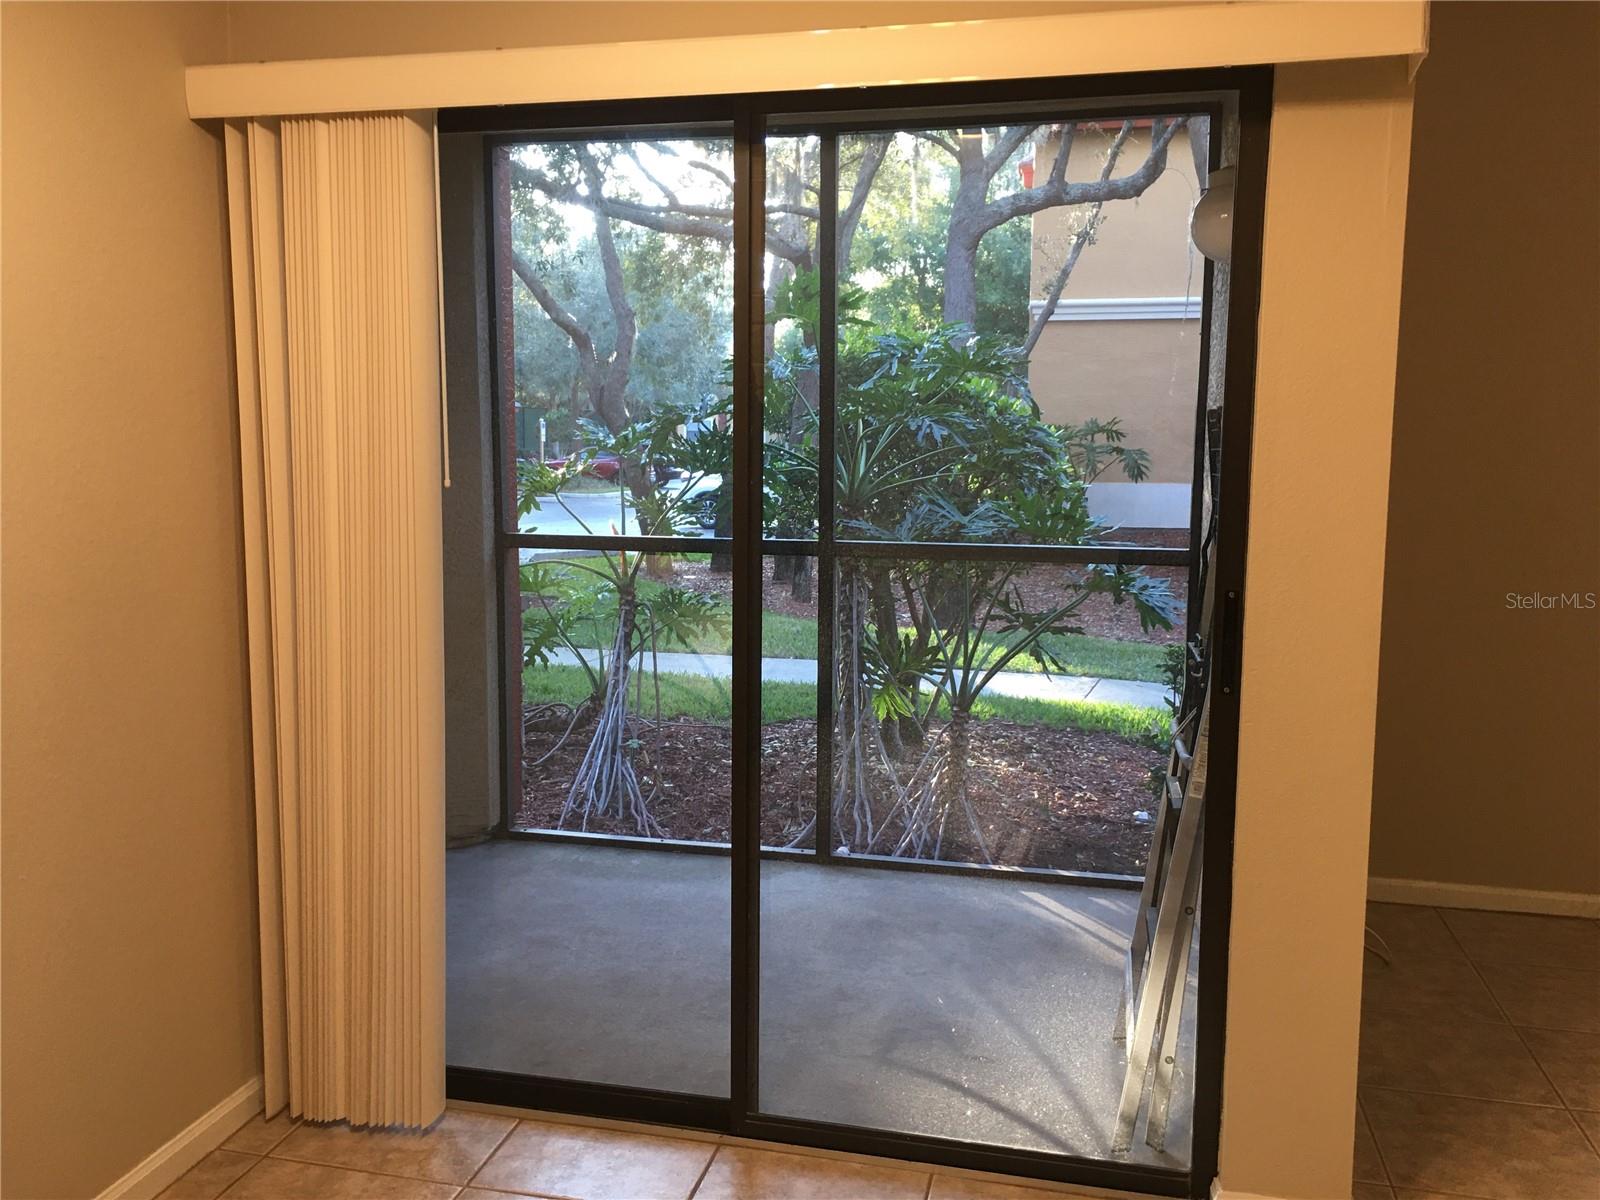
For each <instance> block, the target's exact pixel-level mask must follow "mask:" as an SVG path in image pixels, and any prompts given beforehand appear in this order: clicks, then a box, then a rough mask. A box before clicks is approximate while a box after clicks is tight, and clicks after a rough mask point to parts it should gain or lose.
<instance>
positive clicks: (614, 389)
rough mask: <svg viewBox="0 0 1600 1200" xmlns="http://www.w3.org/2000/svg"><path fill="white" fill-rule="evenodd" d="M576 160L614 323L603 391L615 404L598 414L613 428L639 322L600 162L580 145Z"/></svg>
mask: <svg viewBox="0 0 1600 1200" xmlns="http://www.w3.org/2000/svg"><path fill="white" fill-rule="evenodd" d="M578 161H579V163H580V164H581V165H582V167H583V176H584V183H585V185H586V189H587V191H588V194H589V196H590V198H591V199H592V200H593V201H594V203H593V205H592V207H593V210H594V240H595V244H596V245H597V246H598V247H599V249H600V265H601V269H602V271H603V273H604V275H605V281H606V299H608V300H609V301H611V316H612V320H613V321H614V323H615V324H616V343H615V346H614V348H613V350H612V351H611V360H610V362H609V364H608V367H607V370H606V387H605V393H606V399H607V401H608V402H609V403H610V404H612V405H615V406H617V408H616V412H615V413H614V414H613V413H601V414H600V416H601V418H602V419H603V420H605V421H606V422H607V424H609V425H611V427H612V429H613V430H616V429H619V428H621V426H620V425H618V424H615V423H613V422H612V420H611V418H612V416H613V415H615V416H617V417H620V418H621V419H622V421H623V423H626V420H627V414H626V412H625V411H624V410H623V409H622V407H621V404H622V399H623V391H624V390H625V389H626V387H627V383H628V373H629V371H630V369H631V368H632V366H633V343H634V341H635V340H636V339H637V337H638V335H639V324H638V320H637V318H636V317H635V315H634V311H633V305H631V304H629V303H628V290H627V284H626V281H625V280H624V279H623V276H622V256H621V255H620V254H618V253H617V243H616V240H615V239H614V238H613V237H612V235H611V218H610V217H609V216H607V215H606V212H605V207H606V197H605V190H604V182H603V180H602V178H601V175H600V165H599V164H598V163H596V162H595V160H594V156H593V155H592V154H591V153H590V152H589V149H588V147H586V146H585V147H580V148H579V150H578Z"/></svg>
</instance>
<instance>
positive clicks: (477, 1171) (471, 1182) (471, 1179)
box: [461, 1117, 522, 1191]
mask: <svg viewBox="0 0 1600 1200" xmlns="http://www.w3.org/2000/svg"><path fill="white" fill-rule="evenodd" d="M521 1124H522V1121H521V1119H520V1118H518V1117H512V1118H511V1127H510V1128H509V1129H507V1130H506V1131H505V1133H503V1134H502V1135H501V1136H500V1140H499V1141H497V1142H496V1143H495V1144H494V1147H493V1148H492V1149H491V1150H490V1151H489V1153H488V1154H486V1155H484V1156H483V1161H482V1162H481V1163H479V1164H478V1165H477V1167H475V1168H474V1169H473V1172H472V1174H471V1175H468V1176H467V1181H466V1182H465V1183H463V1184H462V1185H461V1189H462V1191H465V1190H466V1189H467V1188H469V1187H477V1186H478V1184H477V1180H478V1176H479V1175H482V1174H483V1169H484V1168H485V1167H487V1166H488V1165H489V1163H490V1162H491V1161H493V1159H494V1156H495V1155H496V1154H499V1153H500V1148H501V1147H502V1146H504V1145H505V1144H506V1143H507V1142H509V1141H510V1140H511V1135H512V1134H513V1133H515V1132H516V1131H517V1127H518V1126H519V1125H521ZM485 1190H486V1191H487V1190H491V1189H485Z"/></svg>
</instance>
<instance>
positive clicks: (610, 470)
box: [544, 450, 683, 486]
mask: <svg viewBox="0 0 1600 1200" xmlns="http://www.w3.org/2000/svg"><path fill="white" fill-rule="evenodd" d="M577 453H578V454H582V453H583V451H581V450H580V451H578V452H577ZM573 457H576V455H574V456H573ZM571 461H572V458H571V457H568V458H547V459H545V460H544V465H545V466H547V467H549V468H550V469H551V470H553V471H554V470H560V469H561V468H563V467H565V466H566V465H567V464H568V463H570V462H571ZM583 474H585V475H588V476H590V477H591V478H593V479H600V480H603V481H605V482H606V483H610V482H611V481H612V480H614V479H616V478H617V476H619V475H620V474H622V460H621V459H620V458H618V457H617V456H616V455H615V454H609V453H605V452H601V453H599V454H596V455H595V456H594V457H593V458H592V459H590V460H589V465H588V466H586V467H585V468H584V469H583ZM655 475H656V484H657V485H658V486H659V485H661V484H664V483H668V482H670V481H671V480H674V479H681V478H683V472H682V470H680V469H679V468H677V467H672V466H668V465H667V464H665V463H657V464H656V465H655Z"/></svg>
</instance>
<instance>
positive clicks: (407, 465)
mask: <svg viewBox="0 0 1600 1200" xmlns="http://www.w3.org/2000/svg"><path fill="white" fill-rule="evenodd" d="M226 144H227V169H228V211H229V227H230V235H231V244H232V266H233V282H234V322H235V337H236V343H237V355H238V390H239V418H240V435H241V436H240V442H241V463H242V471H241V476H242V480H243V490H244V517H245V542H246V588H247V597H248V617H249V642H250V664H251V710H252V724H253V731H254V755H255V764H254V766H255V791H256V814H257V815H256V820H257V853H258V857H259V889H260V909H261V968H262V969H261V975H262V1020H263V1044H264V1060H265V1084H266V1110H267V1112H268V1114H272V1113H274V1112H276V1111H277V1110H279V1109H282V1108H283V1107H285V1106H287V1108H288V1109H289V1111H290V1112H291V1113H292V1114H293V1115H295V1116H298V1117H305V1118H309V1119H312V1120H319V1121H326V1120H340V1119H344V1120H349V1121H350V1122H351V1123H353V1124H359V1125H405V1126H424V1125H427V1124H429V1123H431V1122H432V1121H433V1120H434V1119H436V1118H437V1117H438V1116H439V1114H440V1113H441V1112H442V1110H443V1106H444V1046H443V1041H444V933H443V924H444V887H443V872H444V821H443V808H444V805H443V790H444V732H443V731H444V712H443V703H444V701H443V627H442V600H441V585H442V566H441V547H440V499H439V487H440V475H441V455H440V436H441V430H440V424H439V420H440V418H439V412H440V392H439V388H440V382H439V380H440V362H439V338H438V329H439V326H438V320H439V317H438V286H437V278H438V277H437V269H438V260H437V242H436V235H435V231H436V225H435V190H434V156H433V140H432V114H431V113H425V114H411V113H372V114H362V115H357V116H333V117H292V118H291V117H285V118H281V119H258V120H248V121H230V122H229V123H228V124H227V129H226Z"/></svg>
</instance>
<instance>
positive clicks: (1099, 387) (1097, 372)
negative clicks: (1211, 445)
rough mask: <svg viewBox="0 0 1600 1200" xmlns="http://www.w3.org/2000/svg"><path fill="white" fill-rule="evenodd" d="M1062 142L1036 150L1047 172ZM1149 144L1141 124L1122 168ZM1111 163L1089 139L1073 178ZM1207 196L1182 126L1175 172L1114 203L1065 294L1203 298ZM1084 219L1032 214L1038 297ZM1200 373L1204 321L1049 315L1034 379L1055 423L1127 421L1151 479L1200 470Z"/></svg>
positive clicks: (1033, 364) (1173, 158)
mask: <svg viewBox="0 0 1600 1200" xmlns="http://www.w3.org/2000/svg"><path fill="white" fill-rule="evenodd" d="M1109 132H1114V129H1113V127H1109V126H1108V133H1109ZM1107 140H1109V139H1107ZM1057 144H1058V143H1057V141H1056V140H1055V139H1053V138H1052V139H1050V140H1049V141H1047V142H1045V143H1044V144H1042V145H1040V146H1039V148H1038V150H1037V151H1036V162H1037V164H1038V165H1037V167H1036V169H1037V170H1039V171H1041V172H1042V171H1044V170H1047V169H1048V164H1050V163H1051V162H1053V161H1054V159H1055V153H1056V148H1057ZM1149 146H1150V136H1149V133H1148V132H1144V131H1136V132H1135V133H1134V135H1133V136H1132V137H1131V138H1130V139H1129V141H1128V145H1127V146H1126V148H1125V149H1124V150H1123V154H1122V157H1121V159H1120V160H1119V161H1118V165H1117V174H1119V175H1122V174H1127V173H1128V172H1129V171H1131V170H1133V169H1135V168H1136V167H1137V166H1138V164H1139V163H1141V162H1143V161H1144V159H1145V157H1146V155H1148V153H1149ZM1091 147H1093V150H1091ZM1103 161H1104V152H1103V148H1102V147H1100V146H1097V145H1095V144H1094V143H1091V142H1088V141H1084V140H1082V139H1081V138H1080V142H1079V144H1078V145H1076V146H1074V148H1073V154H1072V159H1071V162H1070V164H1069V166H1068V176H1069V178H1073V179H1086V178H1094V177H1096V176H1097V175H1098V173H1099V170H1100V165H1101V163H1102V162H1103ZM1198 195H1199V184H1198V182H1197V181H1196V179H1195V171H1194V157H1193V154H1192V152H1191V150H1190V147H1189V140H1188V137H1187V135H1185V134H1181V133H1180V134H1179V135H1178V136H1177V137H1175V138H1174V139H1173V145H1172V148H1171V150H1170V151H1169V153H1168V155H1167V169H1166V171H1165V172H1164V173H1163V174H1162V176H1161V178H1160V179H1158V180H1157V181H1156V182H1155V183H1153V184H1152V185H1151V186H1150V187H1149V188H1148V189H1147V190H1146V191H1145V193H1144V195H1143V196H1140V197H1139V198H1138V199H1137V200H1117V201H1112V202H1111V203H1109V204H1107V205H1106V206H1105V208H1104V210H1102V219H1101V224H1100V227H1099V229H1098V231H1097V232H1096V234H1095V240H1094V241H1093V242H1092V243H1091V244H1090V245H1088V246H1085V247H1084V250H1083V254H1082V256H1081V257H1080V258H1079V259H1078V263H1077V265H1076V266H1075V267H1074V268H1073V270H1072V277H1071V279H1069V280H1068V281H1067V287H1066V290H1065V291H1063V292H1062V294H1061V298H1062V300H1063V301H1066V300H1089V299H1095V300H1099V299H1106V298H1112V297H1129V296H1139V297H1149V296H1199V295H1200V294H1201V287H1202V284H1203V283H1204V280H1205V272H1204V266H1205V260H1204V259H1203V258H1201V257H1200V255H1199V253H1198V252H1195V251H1193V250H1192V248H1191V246H1190V242H1189V212H1190V209H1191V208H1193V206H1194V202H1195V199H1196V198H1197V196H1198ZM1082 219H1083V214H1080V213H1076V212H1073V211H1072V210H1070V209H1065V208H1053V209H1046V210H1045V211H1044V212H1042V213H1039V214H1038V215H1036V216H1035V217H1034V219H1033V262H1032V271H1031V276H1032V279H1031V285H1030V289H1029V294H1030V296H1031V297H1032V298H1034V299H1041V298H1043V296H1044V294H1045V292H1046V291H1047V290H1048V289H1049V287H1050V285H1051V283H1052V282H1053V281H1054V278H1055V273H1056V272H1057V271H1058V270H1060V268H1061V263H1062V261H1063V260H1064V258H1065V256H1066V253H1067V250H1068V248H1069V247H1070V245H1071V237H1072V232H1073V230H1074V229H1076V227H1077V223H1078V222H1079V221H1081V220H1082ZM1199 371H1200V322H1199V321H1198V320H1193V321H1185V320H1155V321H1051V322H1050V323H1049V324H1047V325H1046V326H1045V328H1044V332H1043V333H1042V334H1041V335H1040V337H1039V342H1038V345H1036V346H1035V347H1034V352H1033V355H1032V357H1031V359H1030V360H1029V368H1028V381H1029V386H1030V387H1031V388H1032V390H1033V395H1034V398H1035V399H1036V400H1038V402H1039V408H1040V411H1042V412H1043V413H1044V415H1045V417H1046V419H1048V420H1051V421H1057V422H1061V423H1067V422H1078V421H1083V420H1085V419H1086V418H1089V417H1098V418H1102V419H1104V418H1109V417H1119V418H1121V420H1122V427H1123V428H1124V429H1125V430H1126V431H1127V433H1128V441H1127V444H1128V445H1130V446H1137V447H1140V448H1141V449H1144V450H1145V451H1147V452H1148V453H1149V454H1150V482H1152V483H1187V482H1189V478H1190V476H1191V475H1192V474H1193V473H1194V406H1195V390H1196V387H1197V385H1198V380H1199ZM1106 478H1107V480H1108V481H1109V480H1113V479H1121V476H1120V475H1108V476H1107V477H1106Z"/></svg>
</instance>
